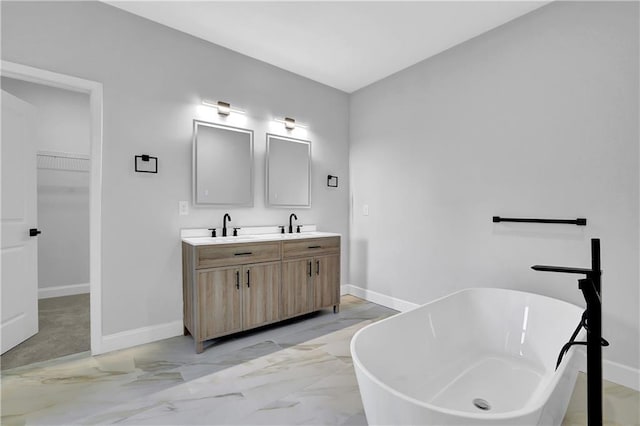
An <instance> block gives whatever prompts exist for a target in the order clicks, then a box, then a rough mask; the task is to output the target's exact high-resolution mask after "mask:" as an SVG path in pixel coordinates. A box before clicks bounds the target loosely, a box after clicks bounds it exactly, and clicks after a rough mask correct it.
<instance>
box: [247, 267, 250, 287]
mask: <svg viewBox="0 0 640 426" xmlns="http://www.w3.org/2000/svg"><path fill="white" fill-rule="evenodd" d="M249 287H251V269H247V288H249Z"/></svg>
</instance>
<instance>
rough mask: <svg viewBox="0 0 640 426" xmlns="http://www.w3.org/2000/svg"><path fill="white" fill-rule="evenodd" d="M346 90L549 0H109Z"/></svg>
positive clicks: (227, 46)
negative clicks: (285, 0)
mask: <svg viewBox="0 0 640 426" xmlns="http://www.w3.org/2000/svg"><path fill="white" fill-rule="evenodd" d="M106 3H108V4H110V5H112V6H115V7H118V8H120V9H123V10H126V11H128V12H130V13H133V14H136V15H139V16H142V17H144V18H147V19H149V20H152V21H155V22H158V23H160V24H163V25H166V26H168V27H171V28H174V29H176V30H179V31H182V32H185V33H188V34H191V35H193V36H195V37H199V38H201V39H204V40H207V41H209V42H211V43H215V44H217V45H220V46H224V47H226V48H228V49H231V50H234V51H236V52H239V53H242V54H244V55H247V56H250V57H252V58H255V59H258V60H261V61H264V62H267V63H269V64H272V65H275V66H277V67H280V68H282V69H285V70H287V71H291V72H293V73H296V74H299V75H302V76H304V77H307V78H309V79H311V80H315V81H318V82H320V83H323V84H326V85H328V86H331V87H334V88H336V89H339V90H342V91H344V92H347V93H351V92H354V91H356V90H358V89H360V88H362V87H364V86H367V85H369V84H371V83H373V82H375V81H378V80H380V79H382V78H385V77H387V76H389V75H391V74H393V73H395V72H397V71H400V70H402V69H404V68H406V67H408V66H411V65H413V64H415V63H417V62H420V61H422V60H424V59H426V58H428V57H430V56H433V55H436V54H438V53H440V52H442V51H444V50H446V49H448V48H450V47H453V46H455V45H457V44H460V43H463V42H465V41H467V40H469V39H471V38H473V37H476V36H477V35H480V34H482V33H484V32H486V31H489V30H491V29H493V28H496V27H498V26H500V25H502V24H504V23H506V22H508V21H511V20H513V19H515V18H517V17H519V16H522V15H524V14H526V13H528V12H531V11H532V10H534V9H537V8H539V7H541V6H543V5H545V4H547V3H549V1H481V0H476V1H451V0H449V1H406V2H405V1H331V2H329V1H308V0H307V1H287V2H284V1H107V2H106Z"/></svg>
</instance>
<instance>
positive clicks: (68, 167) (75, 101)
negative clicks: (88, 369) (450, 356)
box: [1, 77, 91, 370]
mask: <svg viewBox="0 0 640 426" xmlns="http://www.w3.org/2000/svg"><path fill="white" fill-rule="evenodd" d="M1 82H2V90H3V92H4V93H3V96H4V97H6V96H7V93H8V94H9V95H13V96H14V97H16V98H17V99H19V100H21V101H23V102H26V103H27V104H29V105H30V106H31V107H32V111H33V114H32V115H33V116H32V117H31V118H30V119H29V120H28V123H27V124H28V126H29V127H31V128H32V129H31V130H32V132H30V133H31V138H32V139H33V141H28V143H35V152H36V192H37V208H36V210H37V216H36V217H37V220H36V221H35V222H36V223H37V230H38V231H37V232H39V234H37V235H36V238H34V241H32V243H33V244H34V245H36V246H37V277H38V278H37V294H38V295H37V298H38V311H37V318H38V332H37V333H36V334H35V335H34V336H32V337H30V338H28V339H27V340H26V341H24V342H22V343H20V344H18V345H17V346H15V347H13V348H12V349H10V350H9V351H7V352H5V353H3V355H2V358H1V361H2V369H3V370H6V369H9V368H14V367H18V366H21V365H27V364H31V363H33V362H38V361H45V360H48V359H54V358H59V357H61V356H65V355H70V354H75V353H79V352H86V351H89V350H90V326H89V325H90V322H89V311H90V310H89V300H90V299H89V291H90V286H89V170H90V135H91V120H90V109H89V95H88V94H86V93H81V92H74V91H69V90H65V89H59V88H55V87H51V86H46V85H41V84H36V83H30V82H26V81H22V80H16V79H12V78H8V77H2V80H1ZM3 99H4V98H3ZM3 112H4V110H3ZM4 118H5V117H4V115H3V120H4ZM3 137H4V135H3ZM25 142H26V141H25ZM7 143H12V142H11V141H7ZM5 175H6V174H5ZM4 177H5V176H3V178H4ZM25 192H27V191H25ZM5 198H6V197H5ZM4 201H8V200H6V199H3V202H4ZM15 278H18V281H22V279H21V278H20V277H19V276H18V277H14V278H13V279H15ZM5 285H9V286H10V285H12V283H5ZM5 346H6V345H3V348H2V350H3V351H5V350H6V347H5Z"/></svg>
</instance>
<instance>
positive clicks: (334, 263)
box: [313, 255, 340, 311]
mask: <svg viewBox="0 0 640 426" xmlns="http://www.w3.org/2000/svg"><path fill="white" fill-rule="evenodd" d="M314 262H315V276H314V283H313V294H314V297H313V303H314V305H313V310H314V311H315V310H318V309H322V308H326V307H328V306H333V307H334V308H336V310H337V306H338V304H339V303H340V255H333V256H322V257H316V258H314Z"/></svg>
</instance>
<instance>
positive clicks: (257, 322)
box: [242, 262, 281, 330]
mask: <svg viewBox="0 0 640 426" xmlns="http://www.w3.org/2000/svg"><path fill="white" fill-rule="evenodd" d="M242 277H243V279H244V281H245V282H244V283H243V284H244V287H243V289H242V294H243V302H242V303H243V310H242V312H243V325H242V329H243V330H248V329H250V328H254V327H259V326H261V325H265V324H270V323H272V322H276V321H280V319H281V318H280V317H281V316H280V262H273V263H266V264H257V265H250V266H245V267H244V268H243V271H242Z"/></svg>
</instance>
